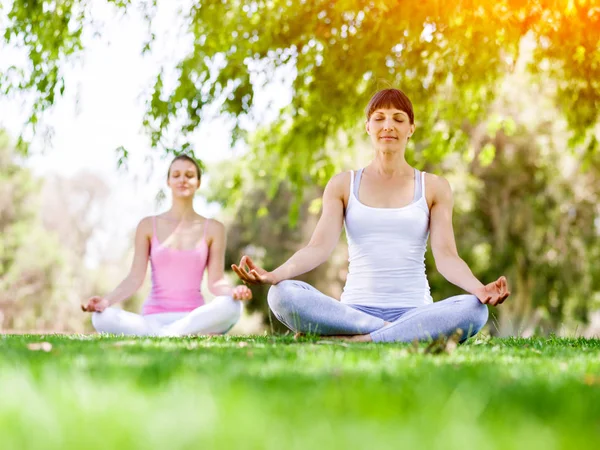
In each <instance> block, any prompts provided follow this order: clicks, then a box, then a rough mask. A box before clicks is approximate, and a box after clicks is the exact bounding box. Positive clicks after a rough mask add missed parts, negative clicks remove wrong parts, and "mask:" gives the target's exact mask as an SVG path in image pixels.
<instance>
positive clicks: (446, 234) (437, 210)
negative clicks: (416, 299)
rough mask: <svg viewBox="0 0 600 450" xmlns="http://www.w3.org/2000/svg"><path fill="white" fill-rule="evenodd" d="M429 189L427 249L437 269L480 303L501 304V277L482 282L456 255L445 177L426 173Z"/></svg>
mask: <svg viewBox="0 0 600 450" xmlns="http://www.w3.org/2000/svg"><path fill="white" fill-rule="evenodd" d="M427 177H428V181H430V186H431V187H432V188H433V204H432V206H431V215H430V236H431V249H432V251H433V257H434V258H435V265H436V267H437V269H438V271H439V272H440V273H441V274H442V276H443V277H444V278H446V280H448V281H449V282H450V283H452V284H454V285H456V286H458V287H460V288H462V289H464V290H465V291H467V292H469V293H471V294H474V295H476V296H477V297H478V298H479V299H480V300H481V301H482V302H483V303H488V302H489V303H490V304H492V305H496V304H500V303H502V302H503V301H504V300H505V299H506V298H507V297H508V296H509V295H510V292H509V291H508V286H507V282H506V278H505V277H500V278H499V279H498V280H497V281H495V282H493V283H490V284H488V285H484V284H483V283H482V282H481V281H479V280H478V279H477V278H476V277H475V276H474V275H473V272H471V269H470V268H469V266H468V265H467V263H465V262H464V261H463V259H462V258H461V257H460V256H459V255H458V250H457V249H456V241H455V238H454V229H453V227H452V209H453V206H454V199H453V197H452V189H451V188H450V184H449V183H448V181H446V179H444V178H441V177H436V176H435V175H427Z"/></svg>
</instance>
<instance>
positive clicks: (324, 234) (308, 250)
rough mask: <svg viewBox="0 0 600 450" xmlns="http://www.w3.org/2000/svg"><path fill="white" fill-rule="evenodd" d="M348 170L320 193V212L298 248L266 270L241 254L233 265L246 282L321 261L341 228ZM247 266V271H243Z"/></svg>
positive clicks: (285, 275) (269, 279) (286, 275)
mask: <svg viewBox="0 0 600 450" xmlns="http://www.w3.org/2000/svg"><path fill="white" fill-rule="evenodd" d="M348 178H349V176H348V174H347V173H341V174H338V175H336V176H334V177H333V178H332V179H331V180H329V183H327V186H326V187H325V192H324V193H323V212H322V213H321V217H320V218H319V222H318V223H317V226H316V227H315V231H314V232H313V234H312V237H311V239H310V241H309V242H308V244H307V245H306V246H305V247H303V248H301V249H300V250H298V251H297V252H296V253H294V254H293V255H292V257H291V258H290V259H288V260H287V261H286V262H285V263H283V264H282V265H281V266H279V267H278V268H277V269H275V270H274V271H273V272H266V271H265V270H264V269H261V268H259V267H257V266H255V265H254V263H253V262H252V261H251V260H250V258H248V257H247V256H244V257H243V258H242V260H241V262H240V265H239V266H236V265H233V266H232V268H233V270H234V271H235V272H236V273H237V274H238V276H239V277H240V278H241V279H242V280H243V281H245V282H248V283H268V284H277V283H279V282H280V281H283V280H288V279H290V278H294V277H296V276H298V275H301V274H303V273H305V272H308V271H310V270H312V269H314V268H315V267H317V266H319V265H321V264H322V263H324V262H325V261H326V260H327V258H329V255H331V252H333V250H334V248H335V246H336V244H337V242H338V240H339V238H340V233H341V232H342V225H343V222H344V201H343V198H344V189H345V187H346V186H347V185H348ZM245 266H248V269H249V272H246V269H245Z"/></svg>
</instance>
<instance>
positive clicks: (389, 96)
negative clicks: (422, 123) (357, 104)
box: [365, 89, 415, 125]
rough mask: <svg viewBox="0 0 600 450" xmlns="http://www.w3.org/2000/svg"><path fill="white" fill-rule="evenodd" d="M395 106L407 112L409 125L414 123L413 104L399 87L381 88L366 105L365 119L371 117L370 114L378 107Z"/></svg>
mask: <svg viewBox="0 0 600 450" xmlns="http://www.w3.org/2000/svg"><path fill="white" fill-rule="evenodd" d="M390 107H392V108H396V109H399V110H400V111H404V112H405V113H406V114H408V119H409V120H410V123H411V125H412V124H414V123H415V113H414V112H413V106H412V103H411V101H410V99H409V98H408V97H407V95H406V94H405V93H404V92H402V91H401V90H400V89H383V90H381V91H379V92H377V93H376V94H375V95H374V96H373V97H371V100H370V101H369V104H368V105H367V108H366V109H365V113H366V114H367V120H369V119H370V118H371V114H373V112H375V111H376V110H378V109H380V108H390Z"/></svg>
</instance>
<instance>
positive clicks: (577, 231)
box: [0, 0, 600, 336]
mask: <svg viewBox="0 0 600 450" xmlns="http://www.w3.org/2000/svg"><path fill="white" fill-rule="evenodd" d="M0 5H1V6H0V30H1V31H2V38H1V40H0V169H1V172H0V233H1V234H0V331H2V332H36V331H43V332H46V331H57V332H86V331H90V330H91V326H90V322H89V315H86V314H83V313H81V311H80V309H79V304H80V303H81V302H82V300H83V299H85V298H87V297H89V296H90V295H95V294H99V295H102V294H105V293H107V292H109V291H110V290H112V289H113V288H114V287H115V286H116V285H117V284H118V283H119V282H120V281H121V279H122V278H123V277H125V276H126V275H127V272H128V270H129V265H130V263H131V259H132V247H133V245H132V244H133V233H134V230H135V227H136V225H137V223H138V221H139V220H140V219H141V218H143V217H144V216H147V215H151V214H157V213H159V212H162V211H164V210H166V209H167V208H168V207H169V195H168V192H167V191H166V185H165V180H166V171H167V168H168V163H169V161H170V159H171V158H172V157H173V155H174V154H177V153H179V152H187V153H190V154H193V155H194V156H195V157H196V158H198V159H199V160H200V161H201V162H202V164H203V166H204V168H205V172H204V173H205V175H204V176H203V180H202V187H201V189H200V192H199V194H198V197H197V198H196V200H195V206H196V209H197V211H198V212H199V213H200V214H203V215H206V216H208V217H214V218H216V219H218V220H221V221H223V222H224V223H225V224H226V226H227V228H228V247H227V257H226V260H227V262H226V267H229V265H230V264H231V263H233V262H238V261H239V258H240V256H241V255H242V254H244V253H246V254H249V255H251V256H253V257H254V258H255V259H257V260H258V261H259V263H261V264H262V265H263V266H264V267H265V268H266V269H269V270H270V269H273V268H275V267H276V266H277V265H279V264H280V263H282V262H283V261H284V260H285V259H286V258H287V257H289V256H290V255H291V254H292V253H293V252H294V251H295V250H297V249H298V248H299V247H300V246H302V245H303V244H304V243H306V242H307V241H308V239H309V237H310V234H311V232H312V230H313V228H314V225H315V224H316V221H317V219H318V217H319V213H320V207H321V204H320V197H321V194H322V192H323V187H324V185H325V183H326V182H327V180H328V179H329V178H330V177H331V176H332V175H333V174H335V173H337V172H338V171H341V170H347V169H354V168H358V167H362V166H364V165H366V164H367V163H368V161H369V160H370V158H371V157H372V150H371V148H370V145H369V143H368V141H367V139H366V135H365V132H364V120H365V117H364V107H365V106H366V104H367V102H368V100H369V98H370V97H371V95H372V94H374V93H375V92H376V91H377V90H379V89H382V88H387V87H397V88H400V89H402V90H403V91H405V92H406V93H407V94H408V96H409V97H410V98H411V100H412V102H413V105H414V108H415V119H416V125H417V131H416V133H415V134H414V135H413V138H412V139H411V141H410V146H409V149H408V155H407V158H408V160H409V162H410V163H411V164H413V165H414V166H415V167H417V168H419V169H421V170H426V171H429V172H433V173H436V174H439V175H443V176H445V177H447V178H448V180H449V181H450V184H451V185H452V188H453V190H454V195H455V212H454V227H455V234H456V239H457V245H458V249H459V253H460V255H461V256H462V257H463V259H465V261H466V262H467V263H468V264H469V265H470V267H471V268H472V269H473V272H474V273H475V274H476V275H477V276H478V278H480V279H481V280H482V281H483V282H484V283H488V282H490V281H493V280H495V279H496V278H497V277H498V276H500V275H502V274H504V275H506V276H507V277H508V279H509V284H510V286H511V291H512V295H511V297H510V298H509V300H508V301H507V302H506V303H505V304H504V305H503V306H502V307H501V308H498V309H493V310H492V316H491V320H490V322H489V324H488V332H489V333H490V334H493V335H499V336H508V335H519V336H531V335H534V334H538V335H548V334H556V335H568V336H594V335H596V336H597V335H598V334H600V276H599V275H600V241H599V239H598V238H599V236H600V203H599V201H598V200H599V194H600V149H599V140H600V122H599V113H598V111H599V108H600V46H599V45H600V44H599V42H600V2H598V1H593V0H564V1H562V0H555V1H552V2H548V1H542V0H537V1H526V0H498V1H488V0H484V1H481V2H475V1H456V2H442V1H428V0H426V1H422V2H413V1H408V0H398V1H389V0H388V1H384V0H381V1H377V0H370V1H367V0H338V1H332V0H329V1H325V0H311V1H304V0H303V1H300V0H299V1H290V0H285V1H278V0H269V1H227V0H207V1H189V0H185V1H184V0H181V1H179V0H177V1H176V0H168V1H167V0H131V1H127V0H120V1H119V0H114V1H108V0H55V1H31V0H30V1H27V0H13V1H10V0H2V1H1V2H0ZM427 269H428V275H429V279H430V284H431V288H432V294H433V297H434V299H435V300H441V299H443V298H446V297H448V296H451V295H455V294H458V293H460V290H459V289H458V288H456V287H454V286H452V285H450V284H449V283H448V282H446V281H445V280H444V279H443V278H442V277H441V276H440V275H439V274H437V272H436V270H435V265H434V263H433V259H432V257H431V254H430V252H428V254H427ZM346 270H347V251H346V245H345V237H344V236H342V239H341V240H340V244H339V245H338V248H337V249H336V251H335V253H334V254H333V255H332V257H331V258H330V260H329V261H328V263H326V264H324V265H322V266H320V267H319V268H317V269H315V270H314V271H312V272H310V273H308V274H306V275H304V276H303V277H302V279H304V280H306V281H308V282H310V283H311V284H313V285H314V286H316V287H317V288H318V289H321V290H322V291H323V292H325V293H327V294H329V295H332V296H335V297H338V296H339V295H340V293H341V289H342V286H343V284H344V280H345V277H346ZM229 275H230V276H231V275H232V274H231V273H229ZM149 278H150V277H149V276H147V280H146V284H145V286H144V287H143V289H141V290H140V292H139V293H138V294H137V295H136V296H135V297H134V298H132V299H131V300H130V301H128V302H126V303H125V304H124V305H123V307H124V308H127V309H130V310H134V311H137V310H138V308H139V306H140V304H141V302H142V301H143V300H144V298H145V296H146V294H147V292H148V290H149ZM231 278H232V280H233V279H234V277H233V276H232V277H231ZM253 290H254V295H255V300H254V301H253V302H252V303H251V304H250V305H249V307H248V308H247V311H246V314H245V317H244V318H243V320H242V321H241V323H240V324H239V325H238V326H237V327H236V329H235V330H234V332H238V333H244V332H252V333H263V332H274V331H281V330H282V328H281V326H280V325H279V324H278V323H277V321H276V320H275V319H274V318H273V317H272V316H271V315H269V313H268V308H267V306H266V290H265V289H264V288H261V287H258V288H254V289H253Z"/></svg>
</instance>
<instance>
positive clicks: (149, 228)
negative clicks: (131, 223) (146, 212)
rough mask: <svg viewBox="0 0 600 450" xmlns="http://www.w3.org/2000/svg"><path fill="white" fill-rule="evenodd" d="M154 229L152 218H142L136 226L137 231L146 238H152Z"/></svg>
mask: <svg viewBox="0 0 600 450" xmlns="http://www.w3.org/2000/svg"><path fill="white" fill-rule="evenodd" d="M153 229H154V216H148V217H144V218H143V219H142V220H140V222H139V223H138V226H137V231H138V232H139V233H142V234H144V235H146V236H152V232H153Z"/></svg>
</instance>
